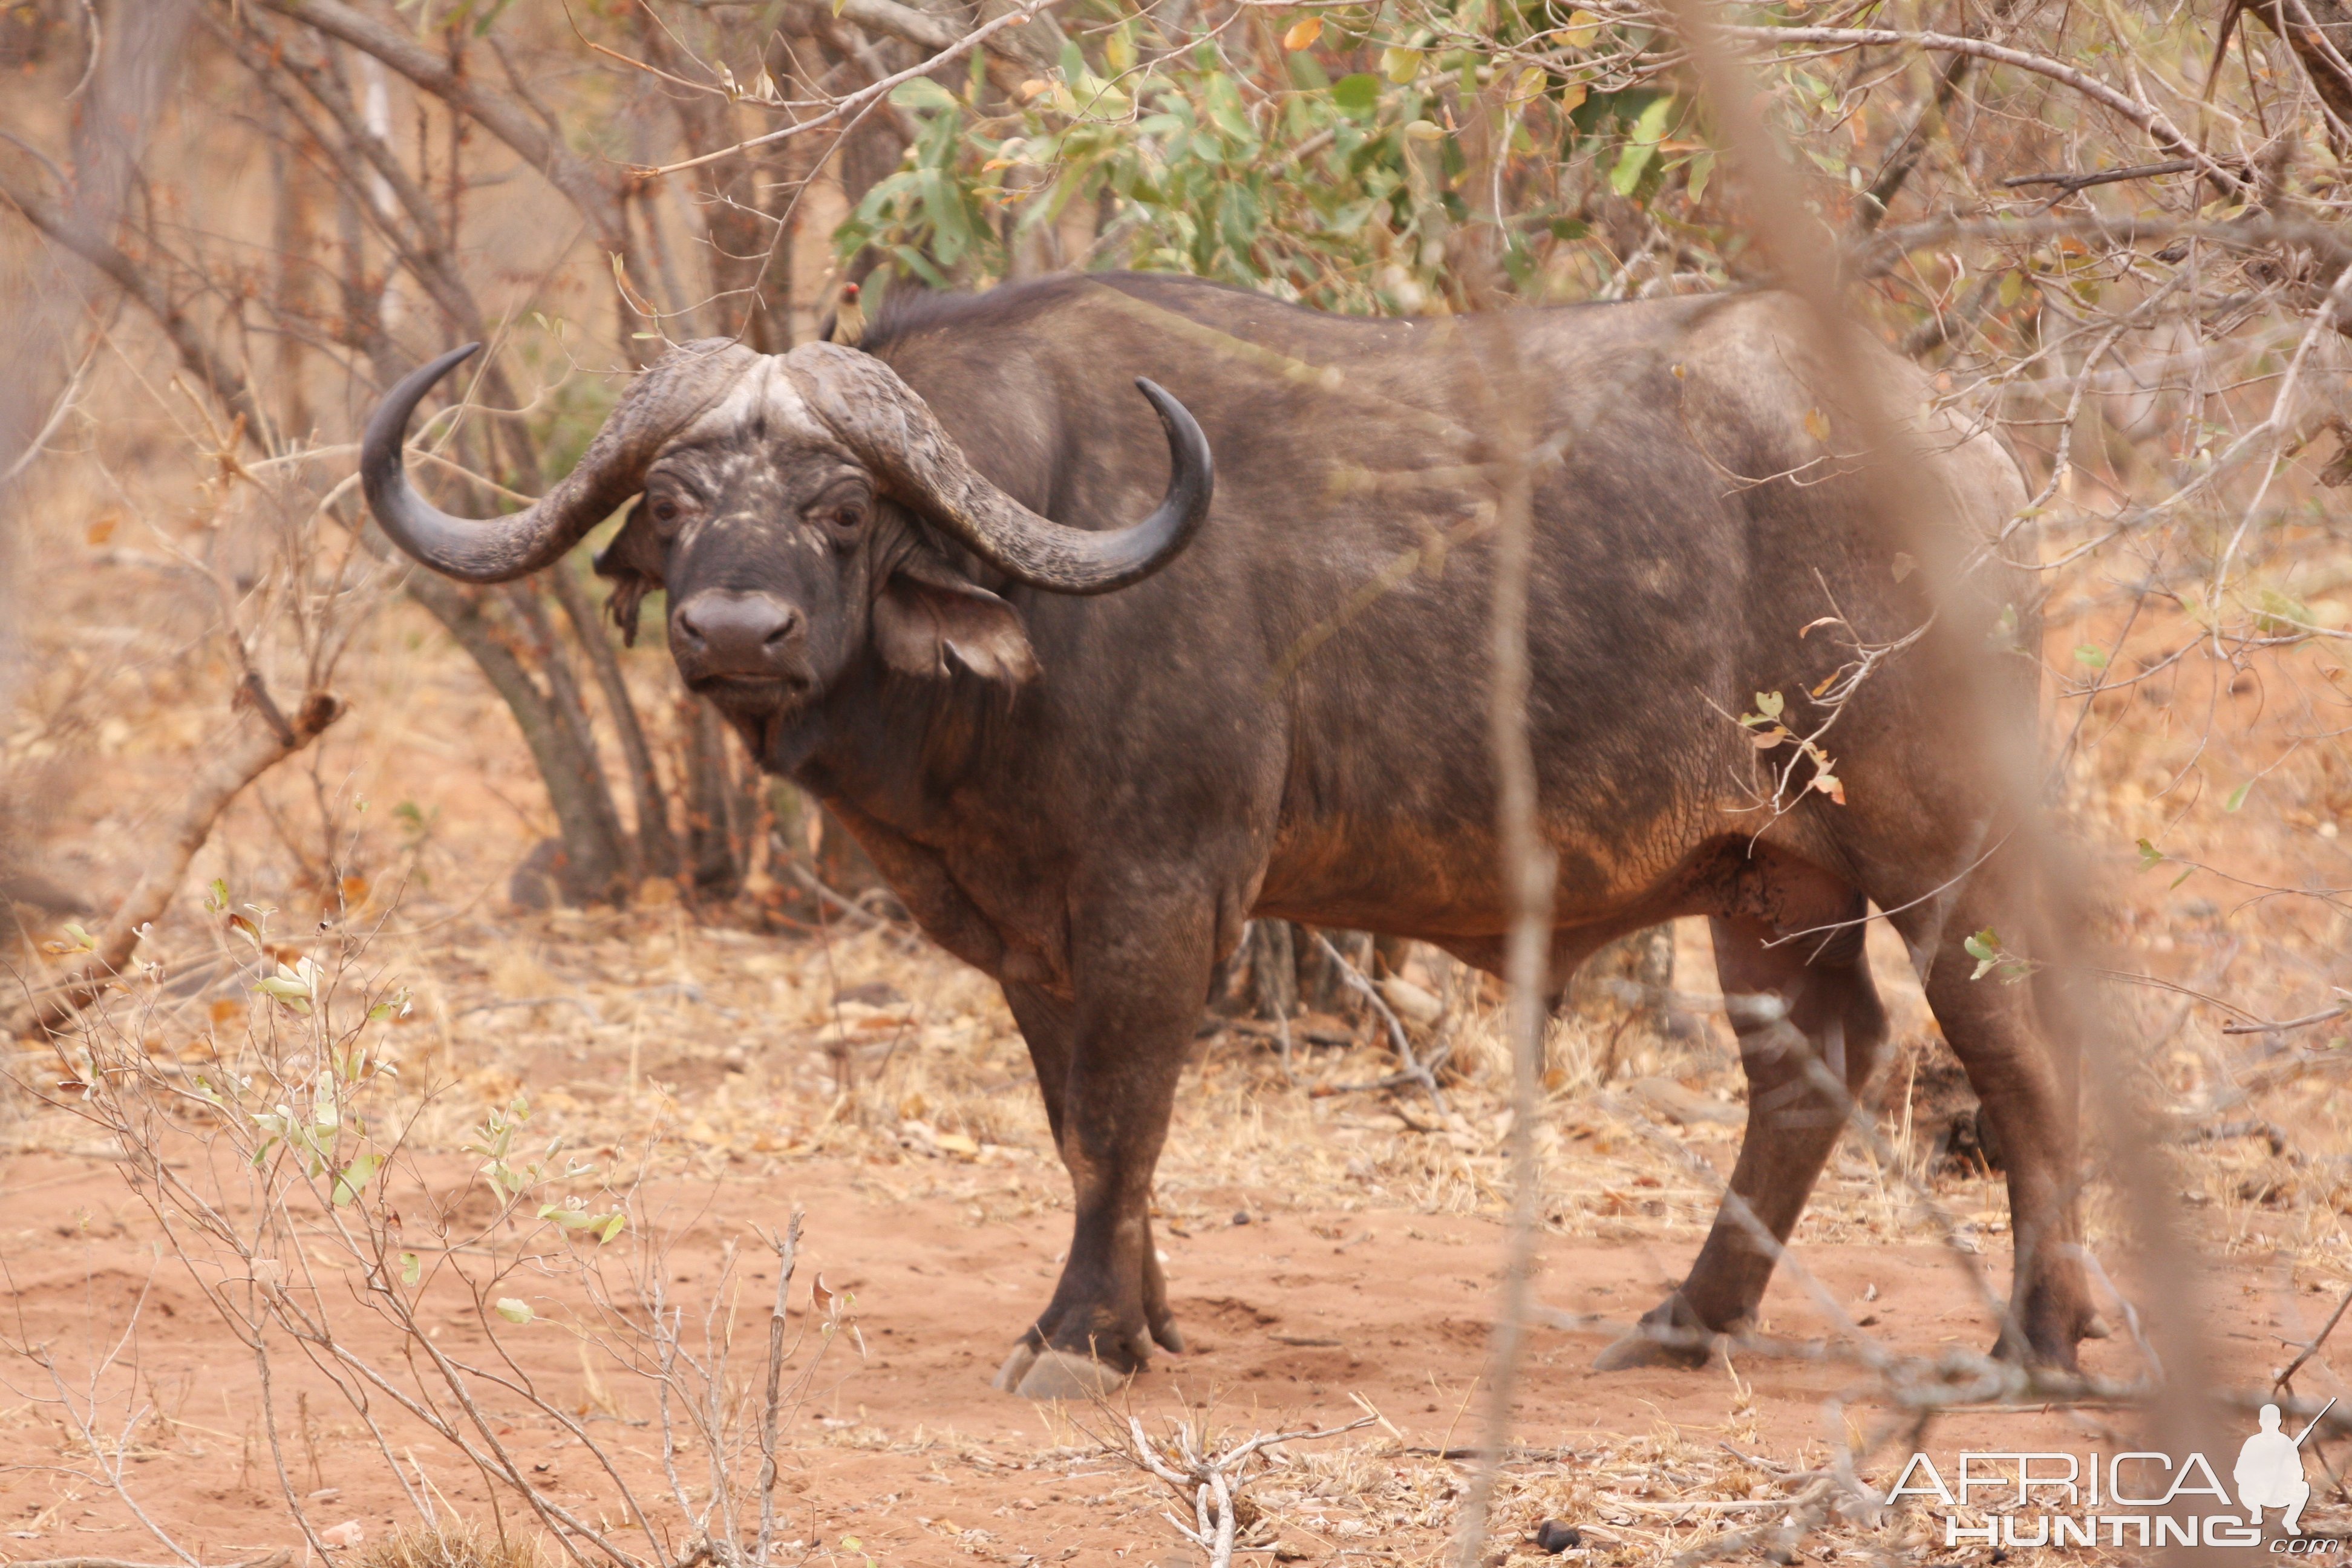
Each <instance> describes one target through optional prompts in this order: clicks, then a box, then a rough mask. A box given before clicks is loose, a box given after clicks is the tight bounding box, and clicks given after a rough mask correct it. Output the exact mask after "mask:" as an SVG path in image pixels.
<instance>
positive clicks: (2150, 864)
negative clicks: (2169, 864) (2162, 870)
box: [2139, 838, 2164, 871]
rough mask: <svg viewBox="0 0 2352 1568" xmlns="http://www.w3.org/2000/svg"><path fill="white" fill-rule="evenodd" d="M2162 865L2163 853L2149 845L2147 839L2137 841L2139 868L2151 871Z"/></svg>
mask: <svg viewBox="0 0 2352 1568" xmlns="http://www.w3.org/2000/svg"><path fill="white" fill-rule="evenodd" d="M2163 864H2164V851H2163V850H2161V849H2158V847H2156V846H2155V845H2153V844H2150V843H2149V842H2148V841H2147V839H2145V838H2143V839H2141V840H2140V841H2139V868H2140V869H2141V870H2143V871H2151V870H2154V869H2155V868H2157V867H2158V866H2161V865H2163Z"/></svg>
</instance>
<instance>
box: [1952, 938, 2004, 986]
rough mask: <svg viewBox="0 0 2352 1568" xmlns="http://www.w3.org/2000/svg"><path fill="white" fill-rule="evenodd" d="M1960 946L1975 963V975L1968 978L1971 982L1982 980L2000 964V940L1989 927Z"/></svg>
mask: <svg viewBox="0 0 2352 1568" xmlns="http://www.w3.org/2000/svg"><path fill="white" fill-rule="evenodd" d="M1960 946H1961V947H1963V948H1965V949H1966V950H1967V951H1968V955H1969V957H1970V958H1973V959H1975V960H1976V961H1977V967H1976V973H1973V974H1971V975H1969V979H1971V980H1982V979H1983V978H1984V977H1985V976H1986V975H1988V974H1990V973H1992V971H1993V968H1994V966H1995V965H1997V964H1999V963H2000V936H1999V935H1998V934H1996V933H1995V932H1994V931H1993V929H1992V928H1991V927H1990V926H1987V927H1985V929H1984V930H1982V931H1978V932H1977V933H1976V934H1975V935H1973V936H1971V937H1969V938H1968V940H1966V941H1965V942H1961V943H1960Z"/></svg>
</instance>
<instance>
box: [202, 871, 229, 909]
mask: <svg viewBox="0 0 2352 1568" xmlns="http://www.w3.org/2000/svg"><path fill="white" fill-rule="evenodd" d="M226 908H228V884H227V883H226V882H224V881H222V880H221V879H219V878H218V877H215V878H214V879H212V882H211V884H210V885H209V886H208V887H206V888H205V909H207V910H211V911H212V912H213V913H214V914H218V913H220V912H221V911H222V910H225V909H226Z"/></svg>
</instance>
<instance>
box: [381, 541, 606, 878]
mask: <svg viewBox="0 0 2352 1568" xmlns="http://www.w3.org/2000/svg"><path fill="white" fill-rule="evenodd" d="M408 594H409V596H410V597H411V598H413V599H415V601H416V602H417V603H418V604H420V605H424V606H425V609H426V610H427V611H429V612H431V614H432V616H433V618H434V619H435V620H437V621H439V622H440V623H441V625H442V626H444V627H446V628H447V630H448V633H449V635H450V636H451V637H456V638H457V644H458V646H459V647H463V648H464V649H465V650H466V652H467V655H468V656H470V657H471V658H472V659H473V661H474V663H475V664H476V665H478V667H479V668H480V669H481V671H482V674H483V675H484V677H485V678H487V679H488V681H489V683H490V687H491V689H493V690H495V691H496V692H497V693H498V694H499V697H500V698H501V699H503V700H505V702H506V705H507V710H508V711H509V712H510V713H512V714H513V715H514V720H515V727H516V728H517V729H519V730H520V731H522V739H523V744H524V745H526V746H528V747H529V748H530V755H531V760H532V762H534V763H537V764H538V767H539V775H540V778H541V781H542V782H544V783H545V784H546V785H547V803H548V805H549V806H550V808H551V809H552V810H553V812H554V813H555V822H556V832H557V836H558V837H559V838H560V839H561V840H562V847H563V859H564V863H563V865H562V868H560V874H559V882H560V886H561V888H562V891H563V893H564V896H565V897H566V899H567V900H571V901H574V902H581V903H585V902H588V901H589V900H594V899H609V898H613V897H614V896H615V895H616V894H619V893H621V892H622V891H623V888H624V884H625V881H626V875H625V864H626V862H625V856H624V853H623V849H622V843H621V831H620V821H619V819H618V817H617V816H615V815H614V812H613V803H612V795H611V794H610V792H609V791H604V789H603V770H602V769H600V768H597V767H596V766H595V765H594V758H593V756H583V754H582V753H581V752H580V750H579V747H578V744H577V742H576V741H575V739H574V737H573V735H572V732H571V731H570V730H569V729H568V728H567V726H566V725H565V724H564V723H563V721H562V718H561V716H560V714H559V711H558V709H557V706H556V704H555V702H554V701H553V700H551V698H550V697H549V696H548V694H547V693H545V692H543V691H541V689H539V687H538V685H537V684H536V683H535V682H533V681H532V679H531V678H530V672H529V671H528V670H526V669H525V668H523V664H522V660H521V659H520V658H517V657H516V655H515V652H514V649H513V648H512V647H509V644H508V641H507V638H506V637H505V636H504V635H503V634H502V633H501V632H500V631H499V628H498V627H497V626H495V625H493V624H492V622H491V621H490V619H489V617H488V616H487V615H485V614H484V613H483V598H482V596H481V595H479V594H477V593H475V592H472V591H470V590H467V589H462V588H459V587H458V586H457V584H453V583H450V582H447V581H446V580H445V579H443V578H440V577H436V576H434V575H432V574H429V573H427V572H425V571H422V570H419V571H417V572H415V573H414V574H411V575H410V577H409V579H408ZM600 792H601V793H600Z"/></svg>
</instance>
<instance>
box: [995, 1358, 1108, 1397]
mask: <svg viewBox="0 0 2352 1568" xmlns="http://www.w3.org/2000/svg"><path fill="white" fill-rule="evenodd" d="M1126 1381H1127V1374H1126V1373H1122V1372H1119V1371H1118V1370H1117V1369H1115V1368H1113V1367H1108V1366H1106V1365H1104V1364H1103V1363H1101V1362H1098V1361H1096V1360H1095V1359H1094V1358H1092V1357H1091V1356H1082V1355H1074V1354H1072V1353H1071V1352H1068V1351H1055V1350H1048V1351H1040V1350H1034V1349H1032V1348H1031V1347H1030V1346H1028V1345H1026V1344H1018V1345H1014V1346H1013V1353H1012V1354H1011V1355H1009V1356H1006V1357H1005V1358H1004V1364H1003V1366H1000V1367H998V1368H997V1369H996V1375H995V1376H994V1377H992V1378H991V1379H989V1385H990V1386H991V1387H992V1388H994V1389H995V1390H996V1391H997V1392H998V1393H999V1394H1019V1395H1020V1396H1021V1397H1022V1398H1024V1399H1092V1398H1093V1397H1094V1396H1095V1395H1097V1394H1108V1393H1109V1392H1110V1391H1111V1390H1112V1389H1114V1388H1117V1387H1118V1385H1119V1384H1122V1383H1125V1382H1126Z"/></svg>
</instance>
